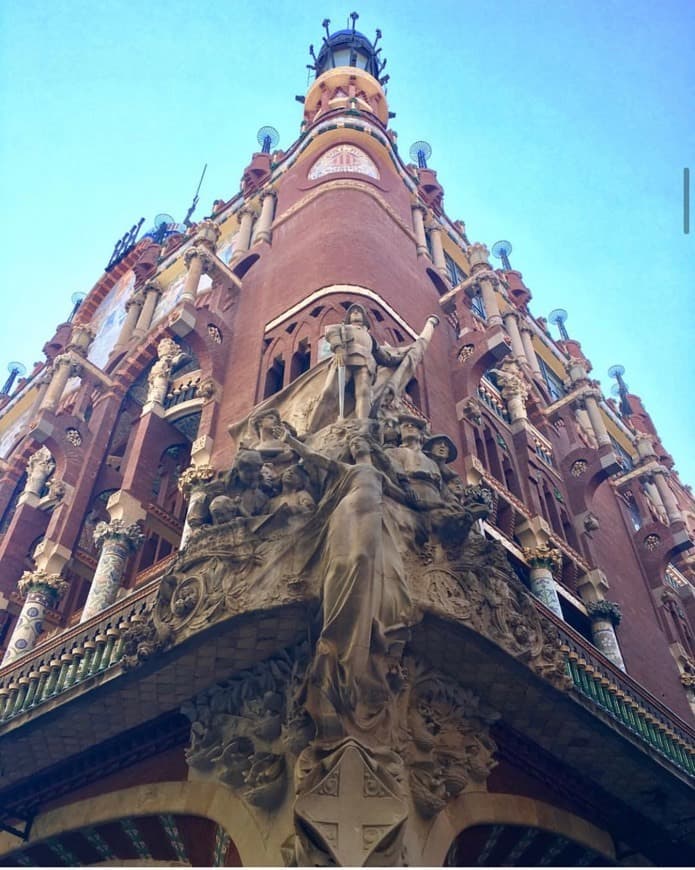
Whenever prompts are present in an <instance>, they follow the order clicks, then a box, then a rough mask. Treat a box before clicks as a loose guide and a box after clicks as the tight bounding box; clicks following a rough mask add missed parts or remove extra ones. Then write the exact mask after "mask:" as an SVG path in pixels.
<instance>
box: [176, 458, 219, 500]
mask: <svg viewBox="0 0 695 870" xmlns="http://www.w3.org/2000/svg"><path fill="white" fill-rule="evenodd" d="M214 476H215V469H214V468H213V467H212V465H189V466H188V468H185V469H184V470H183V471H182V472H181V474H180V475H179V481H178V487H179V490H180V492H183V493H184V494H186V495H189V494H190V493H191V492H192V490H194V489H196V488H197V487H199V486H202V485H203V484H205V483H208V481H210V480H212V479H213V477H214Z"/></svg>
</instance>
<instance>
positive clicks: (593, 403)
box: [582, 389, 611, 447]
mask: <svg viewBox="0 0 695 870" xmlns="http://www.w3.org/2000/svg"><path fill="white" fill-rule="evenodd" d="M600 396H601V393H600V392H599V391H598V390H595V389H589V390H586V392H585V393H584V394H583V395H582V398H583V399H584V407H585V408H586V413H587V414H588V415H589V422H590V423H591V428H592V429H593V430H594V435H596V440H597V442H598V445H599V447H602V446H603V445H604V444H605V445H608V446H610V443H611V439H610V438H609V436H608V430H607V429H606V424H605V423H604V422H603V416H602V414H601V409H600V408H599V406H598V399H599V398H600Z"/></svg>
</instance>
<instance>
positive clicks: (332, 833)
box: [295, 745, 408, 867]
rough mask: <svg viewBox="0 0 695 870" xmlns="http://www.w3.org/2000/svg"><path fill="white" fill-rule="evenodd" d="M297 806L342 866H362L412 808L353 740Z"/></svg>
mask: <svg viewBox="0 0 695 870" xmlns="http://www.w3.org/2000/svg"><path fill="white" fill-rule="evenodd" d="M295 812H296V813H297V815H298V816H299V817H300V818H301V819H302V820H303V821H304V822H306V823H307V824H308V825H309V826H310V827H311V828H312V829H313V830H314V831H315V832H316V834H318V836H319V838H320V840H321V841H322V842H323V843H324V844H325V847H326V849H327V850H328V851H329V852H330V854H331V855H332V857H333V858H334V859H335V861H336V863H337V864H338V865H339V866H343V867H346V866H352V867H361V866H363V865H364V863H365V861H366V860H367V858H368V857H369V855H370V854H371V853H372V852H373V851H374V849H375V848H376V847H377V846H378V845H379V843H381V842H382V840H383V839H384V838H385V837H386V836H387V835H388V834H390V833H391V832H392V831H394V830H395V829H396V828H397V827H398V826H399V825H400V824H401V823H402V822H403V821H404V820H405V818H406V816H407V814H408V811H407V807H406V804H405V801H403V800H401V799H400V798H398V797H396V795H395V794H393V792H392V791H390V789H388V788H387V787H386V786H385V785H384V783H383V782H382V781H381V780H380V779H379V778H377V776H376V775H375V774H374V772H373V770H372V769H371V767H370V766H369V765H368V764H367V762H366V760H365V758H364V755H363V753H362V752H361V751H360V750H359V749H358V748H357V747H356V746H354V745H350V746H348V747H347V748H346V750H345V751H344V752H343V754H342V755H341V757H340V759H339V761H338V762H337V763H336V765H335V767H334V768H333V769H332V770H331V771H330V772H329V773H328V774H327V775H326V776H325V777H324V778H323V779H322V780H321V782H319V783H318V785H316V786H315V787H314V788H313V789H312V790H311V791H310V792H309V793H308V794H306V795H303V796H302V797H300V798H298V799H297V802H296V804H295Z"/></svg>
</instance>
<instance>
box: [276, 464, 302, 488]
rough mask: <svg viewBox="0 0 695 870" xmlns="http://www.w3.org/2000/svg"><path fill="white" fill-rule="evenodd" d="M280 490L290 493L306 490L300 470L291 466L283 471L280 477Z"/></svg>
mask: <svg viewBox="0 0 695 870" xmlns="http://www.w3.org/2000/svg"><path fill="white" fill-rule="evenodd" d="M282 488H283V489H284V490H290V491H297V490H299V489H305V488H306V475H305V473H304V472H303V471H302V470H301V468H298V467H297V466H296V465H293V466H291V467H290V468H288V469H286V470H285V472H284V473H283V475H282Z"/></svg>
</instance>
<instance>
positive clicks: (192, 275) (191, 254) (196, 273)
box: [181, 245, 209, 302]
mask: <svg viewBox="0 0 695 870" xmlns="http://www.w3.org/2000/svg"><path fill="white" fill-rule="evenodd" d="M208 258H209V254H208V252H207V251H206V250H205V248H203V247H201V246H195V245H194V246H193V247H192V248H189V249H188V250H187V251H186V253H185V254H184V255H183V259H184V262H185V263H186V266H187V267H188V275H186V283H185V285H184V288H183V293H182V294H181V301H182V302H193V300H194V299H195V297H196V296H197V295H198V285H199V284H200V279H201V278H202V276H203V270H204V268H205V266H206V265H207V261H208Z"/></svg>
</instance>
